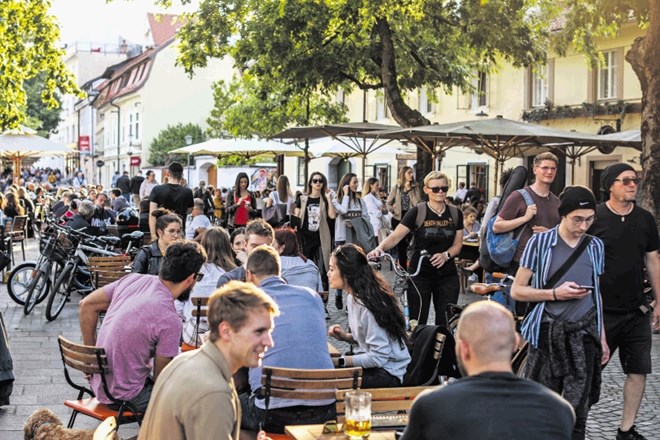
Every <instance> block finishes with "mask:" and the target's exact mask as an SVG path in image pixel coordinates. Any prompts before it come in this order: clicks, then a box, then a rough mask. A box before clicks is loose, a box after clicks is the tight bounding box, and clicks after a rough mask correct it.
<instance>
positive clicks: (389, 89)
mask: <svg viewBox="0 0 660 440" xmlns="http://www.w3.org/2000/svg"><path fill="white" fill-rule="evenodd" d="M537 3H538V1H537V0H490V1H485V0H408V1H405V2H403V1H401V0H345V1H339V0H326V1H323V2H319V1H316V0H286V1H282V0H240V1H239V0H201V1H200V4H199V9H198V10H197V11H196V12H195V13H194V14H192V15H191V16H190V17H189V18H190V19H189V21H188V23H187V24H186V25H185V26H184V27H183V28H182V30H181V31H180V33H179V36H180V37H181V44H180V51H181V55H180V57H179V63H180V64H182V65H183V67H184V68H185V69H186V71H187V72H189V73H190V74H192V73H193V72H194V69H195V68H199V67H204V66H205V65H206V63H207V60H208V58H212V57H223V56H225V55H231V56H232V57H233V58H234V59H235V60H236V65H237V67H239V68H242V67H243V66H250V70H251V71H252V72H253V74H254V75H255V76H256V77H257V78H258V79H259V81H260V82H261V83H263V84H268V85H270V86H271V87H273V89H272V90H275V89H276V88H277V89H279V90H283V91H284V94H283V96H297V95H300V96H305V95H306V94H311V93H314V94H316V93H319V94H327V93H332V92H334V91H336V90H337V89H338V88H339V87H341V88H343V89H344V90H345V91H347V92H349V91H351V90H352V89H354V88H356V87H357V88H359V89H362V90H378V89H383V90H384V92H385V97H386V102H387V106H388V108H389V110H390V112H391V114H392V116H393V118H394V119H395V120H396V121H397V122H398V123H399V124H400V125H402V126H418V125H423V124H428V123H429V121H428V120H427V119H426V118H424V117H423V116H422V114H421V113H420V112H418V111H417V110H415V109H413V108H411V107H410V106H409V105H408V104H407V103H406V101H405V94H406V93H408V92H410V91H412V90H415V89H421V88H426V89H427V90H434V89H436V88H444V89H446V90H453V89H454V88H456V87H460V88H461V89H463V90H470V89H471V85H470V80H471V78H472V77H473V76H474V75H475V74H476V72H477V71H479V70H482V71H483V70H489V69H492V68H494V67H495V66H496V64H497V62H498V61H501V60H504V61H508V62H511V63H512V64H514V65H517V66H518V65H530V64H534V63H542V62H544V61H545V46H546V43H547V38H548V33H547V32H546V29H548V27H547V26H546V24H545V23H544V22H543V17H544V15H543V14H540V13H539V14H532V13H529V12H528V11H530V10H531V9H530V8H532V7H538V8H541V7H542V6H543V3H541V4H537ZM430 169H431V156H430V154H429V153H428V152H426V151H425V150H423V149H421V148H419V147H418V173H417V175H418V178H421V177H423V176H424V175H425V174H426V172H427V171H428V170H430Z"/></svg>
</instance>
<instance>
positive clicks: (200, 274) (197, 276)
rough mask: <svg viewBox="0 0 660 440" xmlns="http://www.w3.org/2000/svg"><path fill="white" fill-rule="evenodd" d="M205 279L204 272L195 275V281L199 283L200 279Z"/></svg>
mask: <svg viewBox="0 0 660 440" xmlns="http://www.w3.org/2000/svg"><path fill="white" fill-rule="evenodd" d="M203 279H204V274H203V273H198V274H197V275H195V281H197V282H198V283H199V282H200V281H202V280H203Z"/></svg>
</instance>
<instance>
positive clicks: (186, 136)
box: [183, 134, 192, 188]
mask: <svg viewBox="0 0 660 440" xmlns="http://www.w3.org/2000/svg"><path fill="white" fill-rule="evenodd" d="M183 139H184V140H185V141H186V147H188V146H190V144H192V136H191V135H189V134H187V135H185V136H184V137H183ZM188 188H190V153H188Z"/></svg>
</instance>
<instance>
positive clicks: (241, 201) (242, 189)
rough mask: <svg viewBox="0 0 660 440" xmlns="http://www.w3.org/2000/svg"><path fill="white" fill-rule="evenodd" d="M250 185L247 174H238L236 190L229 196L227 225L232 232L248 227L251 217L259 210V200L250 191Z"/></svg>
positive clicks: (235, 184)
mask: <svg viewBox="0 0 660 440" xmlns="http://www.w3.org/2000/svg"><path fill="white" fill-rule="evenodd" d="M249 185H250V178H249V177H248V175H247V173H238V176H236V182H235V183H234V190H233V191H231V192H229V194H228V195H227V203H226V206H227V208H226V209H227V219H228V222H227V224H228V225H229V229H230V230H233V229H235V228H239V227H241V226H245V225H247V223H248V222H249V221H250V215H252V213H253V212H254V211H256V210H257V198H256V197H255V195H254V194H253V193H252V192H251V191H249V190H248V186H249Z"/></svg>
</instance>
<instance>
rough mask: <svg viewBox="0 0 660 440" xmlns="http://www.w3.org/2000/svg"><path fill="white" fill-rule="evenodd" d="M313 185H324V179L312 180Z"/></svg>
mask: <svg viewBox="0 0 660 440" xmlns="http://www.w3.org/2000/svg"><path fill="white" fill-rule="evenodd" d="M312 183H323V179H312Z"/></svg>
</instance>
